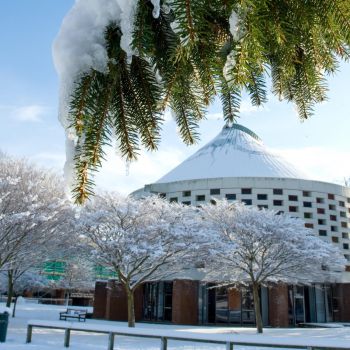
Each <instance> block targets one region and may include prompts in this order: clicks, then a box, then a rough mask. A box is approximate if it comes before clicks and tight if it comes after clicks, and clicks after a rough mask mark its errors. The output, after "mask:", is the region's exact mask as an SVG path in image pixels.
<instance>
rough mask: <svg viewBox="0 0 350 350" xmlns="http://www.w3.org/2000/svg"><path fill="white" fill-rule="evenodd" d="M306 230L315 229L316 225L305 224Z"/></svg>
mask: <svg viewBox="0 0 350 350" xmlns="http://www.w3.org/2000/svg"><path fill="white" fill-rule="evenodd" d="M304 225H305V227H306V228H314V224H311V223H309V222H307V223H305V224H304Z"/></svg>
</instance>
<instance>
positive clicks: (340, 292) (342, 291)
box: [334, 283, 350, 322]
mask: <svg viewBox="0 0 350 350" xmlns="http://www.w3.org/2000/svg"><path fill="white" fill-rule="evenodd" d="M335 296H336V297H338V298H339V299H338V302H339V307H338V312H337V314H335V315H334V321H339V322H350V284H349V283H344V284H337V285H336V288H335Z"/></svg>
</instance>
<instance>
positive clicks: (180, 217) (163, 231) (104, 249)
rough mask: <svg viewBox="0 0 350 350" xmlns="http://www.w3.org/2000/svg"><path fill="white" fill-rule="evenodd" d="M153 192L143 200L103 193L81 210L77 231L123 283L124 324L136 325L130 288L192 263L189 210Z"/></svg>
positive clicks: (97, 256) (157, 278)
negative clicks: (126, 321)
mask: <svg viewBox="0 0 350 350" xmlns="http://www.w3.org/2000/svg"><path fill="white" fill-rule="evenodd" d="M190 210H192V209H189V208H186V209H185V208H184V207H183V206H181V205H178V204H173V203H172V204H170V203H168V202H166V201H164V200H162V199H160V198H157V197H147V198H145V199H142V200H135V199H132V198H123V197H120V196H118V195H115V194H110V195H108V194H105V195H103V196H98V197H96V198H94V201H93V203H90V204H89V205H87V207H86V208H85V210H84V211H83V212H82V215H81V220H80V222H81V230H80V231H81V232H84V234H85V235H86V239H87V242H88V244H89V245H90V246H91V247H92V249H94V251H95V256H96V258H97V260H98V261H100V262H101V263H102V264H103V265H105V266H109V267H111V268H113V270H114V271H115V272H116V274H117V276H118V279H119V282H120V283H121V284H122V285H123V286H124V287H125V290H126V294H127V301H128V326H129V327H134V326H135V312H134V292H135V290H136V288H138V287H139V286H140V285H141V284H142V283H144V282H146V281H154V280H160V279H163V278H165V277H169V276H171V275H172V274H174V273H176V272H178V271H180V270H181V268H183V266H184V265H183V264H190V263H189V260H190V249H189V248H191V247H192V248H194V247H193V245H192V244H191V242H193V237H194V235H193V234H194V225H191V223H190V220H191V218H190V215H188V213H189V211H190Z"/></svg>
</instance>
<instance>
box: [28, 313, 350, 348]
mask: <svg viewBox="0 0 350 350" xmlns="http://www.w3.org/2000/svg"><path fill="white" fill-rule="evenodd" d="M33 328H47V329H60V330H64V346H65V347H67V348H68V347H69V343H70V335H71V331H78V332H88V333H100V334H107V335H108V346H107V349H108V350H113V348H114V337H115V336H116V335H120V336H130V337H140V338H153V339H159V340H160V350H167V349H168V341H169V340H176V341H186V342H196V343H207V344H210V343H211V344H222V345H224V346H226V350H233V347H234V345H243V346H256V347H268V348H275V349H276V348H289V349H304V350H305V349H307V350H316V349H317V350H321V349H324V350H344V349H347V350H349V349H350V344H349V343H347V342H346V341H344V340H338V339H334V338H333V339H326V338H323V339H320V338H306V337H300V336H298V337H272V336H266V335H251V334H250V335H238V334H227V333H226V334H203V333H200V334H199V333H194V332H188V331H186V332H184V331H181V330H162V329H153V328H127V327H117V326H112V325H111V326H109V325H106V324H93V323H87V324H86V323H85V324H81V323H80V324H79V323H70V322H53V321H42V320H29V321H28V327H27V343H30V342H31V341H32V335H33ZM223 349H224V348H223Z"/></svg>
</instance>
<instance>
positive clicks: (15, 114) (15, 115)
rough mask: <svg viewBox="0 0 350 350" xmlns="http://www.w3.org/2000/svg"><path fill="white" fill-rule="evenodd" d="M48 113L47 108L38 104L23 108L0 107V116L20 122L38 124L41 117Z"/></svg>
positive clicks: (12, 106) (48, 109) (13, 106)
mask: <svg viewBox="0 0 350 350" xmlns="http://www.w3.org/2000/svg"><path fill="white" fill-rule="evenodd" d="M49 111H50V108H49V107H46V106H43V105H39V104H31V105H25V106H15V105H0V114H4V115H6V116H7V117H10V118H11V119H14V120H18V121H21V122H40V121H42V117H43V116H44V115H45V114H46V113H47V112H49Z"/></svg>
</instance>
